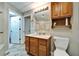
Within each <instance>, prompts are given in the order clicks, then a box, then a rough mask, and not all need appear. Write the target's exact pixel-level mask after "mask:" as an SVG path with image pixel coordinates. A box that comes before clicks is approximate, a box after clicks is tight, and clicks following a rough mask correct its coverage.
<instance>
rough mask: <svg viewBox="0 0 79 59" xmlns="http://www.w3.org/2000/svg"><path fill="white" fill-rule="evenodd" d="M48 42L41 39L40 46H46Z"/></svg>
mask: <svg viewBox="0 0 79 59" xmlns="http://www.w3.org/2000/svg"><path fill="white" fill-rule="evenodd" d="M46 43H47V41H46V40H44V39H39V45H46Z"/></svg>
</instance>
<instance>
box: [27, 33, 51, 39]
mask: <svg viewBox="0 0 79 59" xmlns="http://www.w3.org/2000/svg"><path fill="white" fill-rule="evenodd" d="M26 36H30V37H36V38H42V39H49V38H50V37H51V35H47V34H45V35H39V34H28V35H26Z"/></svg>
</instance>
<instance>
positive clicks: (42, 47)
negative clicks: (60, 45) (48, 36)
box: [39, 39, 47, 56]
mask: <svg viewBox="0 0 79 59" xmlns="http://www.w3.org/2000/svg"><path fill="white" fill-rule="evenodd" d="M46 55H47V41H46V40H45V39H39V56H46Z"/></svg>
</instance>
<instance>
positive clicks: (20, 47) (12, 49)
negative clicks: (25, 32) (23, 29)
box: [6, 44, 29, 56]
mask: <svg viewBox="0 0 79 59" xmlns="http://www.w3.org/2000/svg"><path fill="white" fill-rule="evenodd" d="M6 56H29V55H28V54H27V52H26V51H25V48H24V44H10V46H9V49H8V51H7V54H6Z"/></svg>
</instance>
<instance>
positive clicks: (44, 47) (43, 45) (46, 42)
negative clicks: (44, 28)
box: [25, 34, 51, 56]
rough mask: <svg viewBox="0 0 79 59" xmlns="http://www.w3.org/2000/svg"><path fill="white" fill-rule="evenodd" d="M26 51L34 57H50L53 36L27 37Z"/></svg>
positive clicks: (33, 35)
mask: <svg viewBox="0 0 79 59" xmlns="http://www.w3.org/2000/svg"><path fill="white" fill-rule="evenodd" d="M25 49H26V51H27V53H28V54H31V55H34V56H49V55H50V52H51V36H50V35H35V34H29V35H26V36H25Z"/></svg>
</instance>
